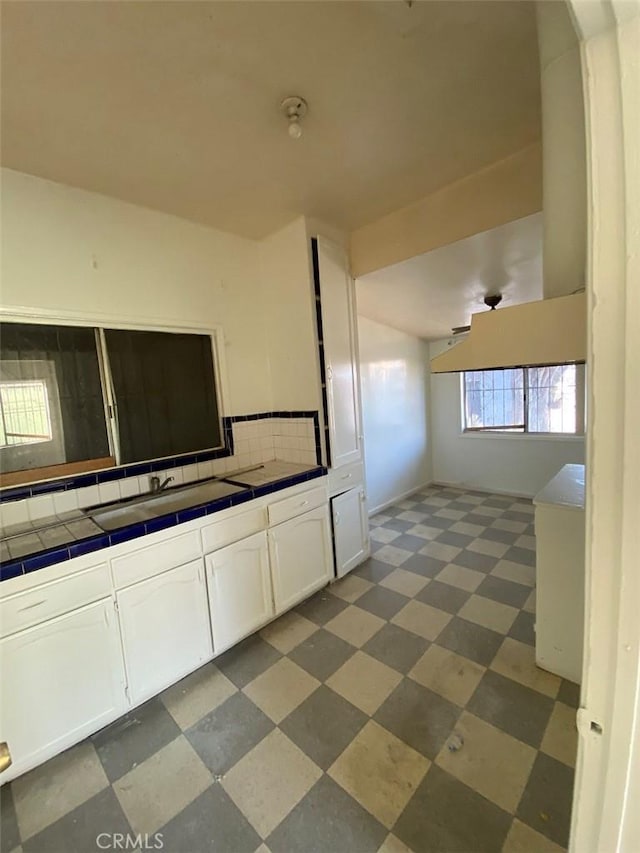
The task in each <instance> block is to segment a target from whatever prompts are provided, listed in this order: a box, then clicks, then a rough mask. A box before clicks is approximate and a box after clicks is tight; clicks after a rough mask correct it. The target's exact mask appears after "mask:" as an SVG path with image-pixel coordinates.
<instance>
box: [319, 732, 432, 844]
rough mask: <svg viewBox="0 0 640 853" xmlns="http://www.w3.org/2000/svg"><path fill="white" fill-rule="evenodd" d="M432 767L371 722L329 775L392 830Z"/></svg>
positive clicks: (331, 769) (424, 759) (346, 750)
mask: <svg viewBox="0 0 640 853" xmlns="http://www.w3.org/2000/svg"><path fill="white" fill-rule="evenodd" d="M429 766H430V762H429V760H428V759H427V758H425V757H424V756H422V755H420V753H419V752H416V751H415V750H414V749H412V748H411V747H410V746H407V744H406V743H404V742H403V741H401V740H400V739H399V738H397V737H396V736H395V735H392V734H391V732H388V731H387V730H386V729H384V728H382V726H380V725H378V724H377V723H375V722H374V721H373V720H370V721H369V722H368V723H367V725H366V726H365V727H364V728H363V729H362V730H361V731H360V733H359V734H358V735H357V736H356V737H355V739H354V740H353V741H352V742H351V743H350V744H349V746H348V747H347V748H346V749H345V751H344V752H343V753H342V755H341V756H340V757H339V758H338V759H336V761H335V762H334V763H333V765H332V766H331V767H330V768H329V771H328V774H329V776H331V778H332V779H333V780H334V781H335V782H337V783H338V785H340V786H341V787H342V788H344V790H345V791H347V793H348V794H351V796H352V797H353V798H354V799H355V800H357V801H358V802H359V803H360V805H361V806H363V807H364V808H365V809H366V810H367V811H368V812H369V813H370V814H372V815H373V816H374V817H375V818H377V819H378V820H379V821H380V823H382V824H383V825H384V826H386V827H387V828H388V829H391V827H392V826H393V824H394V823H395V822H396V820H397V819H398V817H399V816H400V814H401V813H402V811H403V810H404V807H405V806H406V804H407V803H408V802H409V799H410V798H411V796H412V795H413V793H414V791H415V789H416V788H417V787H418V785H419V784H420V782H421V781H422V779H423V777H424V775H425V773H426V772H427V770H428V769H429Z"/></svg>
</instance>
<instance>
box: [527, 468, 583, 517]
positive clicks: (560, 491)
mask: <svg viewBox="0 0 640 853" xmlns="http://www.w3.org/2000/svg"><path fill="white" fill-rule="evenodd" d="M533 502H534V504H535V505H536V506H559V507H564V508H565V509H580V510H583V509H584V465H564V466H563V467H562V468H561V469H560V470H559V471H558V473H557V474H556V475H555V477H553V479H551V480H549V482H548V483H547V485H546V486H545V487H544V488H543V489H541V490H540V491H539V492H538V494H537V495H536V496H535V498H534V499H533Z"/></svg>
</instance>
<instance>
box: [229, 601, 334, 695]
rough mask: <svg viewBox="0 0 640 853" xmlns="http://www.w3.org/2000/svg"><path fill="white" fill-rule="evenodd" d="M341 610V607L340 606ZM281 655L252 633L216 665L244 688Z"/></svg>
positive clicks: (237, 684) (237, 685) (238, 685)
mask: <svg viewBox="0 0 640 853" xmlns="http://www.w3.org/2000/svg"><path fill="white" fill-rule="evenodd" d="M327 594H328V593H327ZM331 598H334V596H331ZM336 600H337V599H336ZM340 610H342V608H341V607H339V608H338V611H340ZM281 657H282V655H281V654H280V652H278V651H276V649H274V648H273V646H271V645H270V644H269V643H265V641H264V640H263V639H262V637H260V636H259V634H252V635H251V636H250V637H247V639H246V640H242V642H241V643H238V644H237V645H236V646H233V648H231V649H229V651H228V652H224V654H222V655H220V657H218V658H216V666H217V667H218V669H219V670H220V671H221V672H223V673H224V674H225V675H226V676H227V678H228V679H229V680H230V681H233V683H234V684H235V685H236V687H240V688H243V687H244V686H245V685H247V684H249V682H250V681H253V679H254V678H257V677H258V676H259V675H261V674H262V673H263V672H264V671H265V670H266V669H269V667H270V666H272V665H273V664H274V663H275V662H276V661H277V660H278V658H281Z"/></svg>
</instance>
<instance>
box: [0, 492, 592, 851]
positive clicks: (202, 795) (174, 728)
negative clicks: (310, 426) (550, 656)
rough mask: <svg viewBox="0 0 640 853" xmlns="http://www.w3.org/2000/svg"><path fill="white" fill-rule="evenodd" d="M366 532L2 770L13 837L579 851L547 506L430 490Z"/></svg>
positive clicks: (572, 737)
mask: <svg viewBox="0 0 640 853" xmlns="http://www.w3.org/2000/svg"><path fill="white" fill-rule="evenodd" d="M371 538H372V545H373V549H374V553H373V555H372V558H371V559H370V560H369V561H368V562H367V563H366V564H364V565H362V566H361V567H359V568H358V569H357V570H356V571H355V572H354V573H352V574H351V575H350V576H348V577H347V578H345V579H343V580H342V581H339V582H338V583H336V584H335V585H333V586H332V587H331V588H329V589H326V590H323V591H322V592H321V593H319V594H318V595H316V596H315V597H313V598H312V599H310V600H309V601H307V602H304V603H303V604H301V605H300V606H299V607H297V608H296V609H295V610H294V611H292V612H291V613H288V614H286V615H284V616H282V617H281V618H280V619H278V620H277V622H275V623H273V624H272V625H270V626H268V627H267V628H265V629H264V630H263V631H262V632H261V633H260V634H259V635H255V636H253V637H250V638H249V639H248V640H246V641H244V642H243V643H241V644H240V645H239V646H237V647H235V648H234V649H232V650H230V651H229V652H227V653H226V654H224V655H223V656H222V657H221V658H218V659H217V660H216V661H215V662H214V663H212V664H209V665H207V666H205V667H203V668H202V669H200V670H198V671H197V672H196V673H194V674H193V675H191V676H189V677H188V678H186V679H185V680H184V681H182V682H180V683H179V684H177V685H175V686H174V687H172V688H170V689H169V690H167V691H166V692H165V693H164V694H162V696H160V697H158V698H156V699H154V700H152V701H151V702H149V703H147V704H146V705H145V706H143V707H142V708H139V709H138V710H136V711H135V712H134V713H132V714H131V715H130V716H129V717H128V718H126V719H124V720H120V721H118V722H117V723H116V724H114V725H113V726H111V727H110V728H108V729H106V730H104V731H102V732H99V733H98V734H97V735H95V737H93V738H91V739H89V740H87V741H85V742H83V743H81V744H80V745H78V746H77V747H75V748H73V749H71V750H69V751H68V752H66V753H64V754H63V755H61V756H58V757H57V758H55V759H53V760H52V761H49V762H48V763H47V764H45V765H43V766H42V767H40V768H38V769H36V770H34V771H33V772H32V773H29V774H28V775H26V776H24V777H22V778H21V779H18V780H16V781H15V782H13V783H12V784H11V785H6V786H5V787H4V788H3V789H2V805H3V813H2V821H3V826H2V828H3V832H2V851H3V853H4V851H7V850H12V849H14V848H17V849H18V850H22V851H24V853H36V851H47V853H58V851H60V853H63V851H64V853H89V851H95V850H97V849H99V848H98V847H97V846H96V836H97V835H98V834H99V833H116V832H121V833H127V832H133V833H134V834H135V833H143V834H144V833H155V832H161V833H162V840H163V851H165V853H204V851H219V853H241V851H260V853H267V851H272V853H280V851H282V853H297V851H318V853H339V851H345V853H369V851H371V853H375V851H385V853H402V851H404V853H406V851H407V850H413V851H416V853H419V851H434V853H448V851H460V853H476V851H492V853H494V851H510V853H515V851H520V853H523V851H524V853H546V851H559V850H560V849H561V848H562V847H564V846H565V845H566V844H567V838H568V831H569V816H570V808H571V794H572V785H573V765H574V759H575V751H576V731H575V708H576V707H577V702H578V689H577V687H576V686H575V685H573V684H571V683H569V682H566V681H562V679H560V678H557V677H556V676H554V675H550V674H549V673H546V672H544V671H542V670H539V669H537V668H536V666H535V664H534V650H533V638H534V634H533V622H534V615H533V612H534V594H533V588H534V575H535V572H534V563H535V559H534V558H535V538H534V530H533V507H532V505H531V503H530V502H529V501H524V500H516V499H513V498H507V497H500V496H494V495H486V494H480V493H476V492H458V491H455V490H452V489H444V488H436V487H432V488H429V489H427V490H425V491H424V492H421V493H419V494H417V495H414V496H412V498H411V499H410V500H405V501H402V502H401V503H399V504H398V505H397V506H394V507H393V508H391V509H389V510H385V512H384V514H381V515H378V516H377V517H375V518H373V519H372V521H371ZM102 843H103V844H104V843H105V837H104V836H102ZM20 845H21V846H20Z"/></svg>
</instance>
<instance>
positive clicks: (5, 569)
mask: <svg viewBox="0 0 640 853" xmlns="http://www.w3.org/2000/svg"><path fill="white" fill-rule="evenodd" d="M326 473H327V469H326V468H324V467H323V466H318V467H317V468H313V469H312V470H311V471H305V472H303V473H302V474H297V475H295V476H294V477H286V478H284V479H282V480H276V481H275V482H273V483H266V484H265V485H264V486H257V487H255V488H247V489H245V490H244V491H242V492H237V493H236V494H233V495H229V496H228V497H225V498H219V499H218V500H216V501H212V502H211V503H208V504H201V505H200V506H196V507H190V508H189V509H185V510H181V511H180V512H179V513H170V514H169V515H162V516H160V517H159V518H154V519H152V520H151V521H147V522H145V523H144V524H130V525H129V526H128V527H122V528H120V529H119V530H114V531H113V532H112V533H101V534H100V535H98V536H91V537H89V538H87V539H82V540H80V541H79V542H74V543H72V544H70V545H69V546H68V547H65V548H53V549H51V550H49V551H40V552H38V553H37V554H34V555H33V556H31V557H26V558H24V559H22V560H17V561H11V562H7V563H0V582H2V581H5V580H11V579H12V578H16V577H19V576H20V575H22V574H27V573H29V572H35V571H37V570H38V569H44V568H46V566H52V565H54V563H62V562H65V561H66V560H72V559H73V558H74V557H81V556H82V555H83V554H91V553H92V552H94V551H100V550H101V549H102V548H108V547H109V546H111V545H119V544H120V543H122V542H129V541H130V540H132V539H138V538H139V537H141V536H145V535H147V534H149V533H156V532H157V531H159V530H166V529H167V528H169V527H175V526H176V525H177V524H182V523H183V522H185V521H192V520H193V519H195V518H202V517H203V516H205V515H214V514H215V513H216V512H220V510H223V509H228V508H229V507H231V506H238V505H239V504H243V503H246V502H247V501H250V500H253V499H254V498H259V497H262V496H264V495H270V494H272V493H273V492H279V491H281V490H282V489H286V488H288V487H289V486H295V485H297V484H298V483H304V482H306V481H307V480H315V479H316V478H318V477H324V476H325V474H326Z"/></svg>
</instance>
